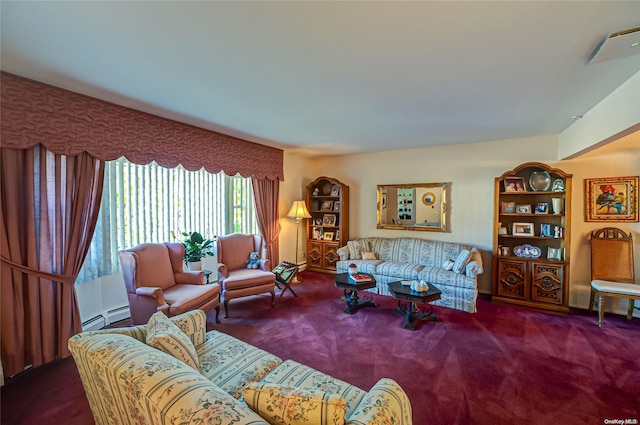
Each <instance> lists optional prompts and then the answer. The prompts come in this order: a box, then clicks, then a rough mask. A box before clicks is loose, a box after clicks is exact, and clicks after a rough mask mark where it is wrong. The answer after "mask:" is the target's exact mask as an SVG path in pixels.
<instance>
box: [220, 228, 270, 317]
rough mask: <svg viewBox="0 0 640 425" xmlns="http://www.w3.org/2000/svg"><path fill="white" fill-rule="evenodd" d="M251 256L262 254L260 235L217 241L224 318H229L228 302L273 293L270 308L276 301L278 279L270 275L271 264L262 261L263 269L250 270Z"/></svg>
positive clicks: (233, 236) (222, 237)
mask: <svg viewBox="0 0 640 425" xmlns="http://www.w3.org/2000/svg"><path fill="white" fill-rule="evenodd" d="M251 252H258V254H260V253H261V252H262V238H261V237H260V236H259V235H244V234H241V233H233V234H231V235H227V236H219V237H218V252H217V254H218V282H219V283H220V287H221V291H220V300H221V301H222V302H223V303H224V317H229V312H228V309H227V308H228V305H229V301H230V300H232V299H234V298H240V297H246V296H249V295H258V294H264V293H265V292H270V293H271V306H272V307H273V301H274V300H275V296H276V294H275V285H276V275H275V274H273V273H271V262H270V261H269V260H267V259H261V260H260V268H257V269H248V268H247V267H246V265H245V261H247V259H248V258H249V254H250V253H251Z"/></svg>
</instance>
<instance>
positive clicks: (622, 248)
mask: <svg viewBox="0 0 640 425" xmlns="http://www.w3.org/2000/svg"><path fill="white" fill-rule="evenodd" d="M633 269H634V267H633V241H632V238H631V233H629V234H626V233H625V232H623V231H622V230H620V229H618V228H616V227H605V228H602V229H599V230H594V231H593V232H591V298H590V300H589V311H591V309H593V306H594V303H596V304H597V305H598V326H599V327H602V326H603V324H604V307H605V303H604V299H605V297H616V298H627V299H629V310H628V312H627V319H629V320H631V316H632V314H633V306H634V301H635V300H640V285H636V284H635V275H634V270H633Z"/></svg>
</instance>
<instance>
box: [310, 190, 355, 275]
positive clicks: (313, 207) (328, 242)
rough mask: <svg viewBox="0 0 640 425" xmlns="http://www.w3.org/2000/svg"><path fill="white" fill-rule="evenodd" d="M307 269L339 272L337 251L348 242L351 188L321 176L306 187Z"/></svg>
mask: <svg viewBox="0 0 640 425" xmlns="http://www.w3.org/2000/svg"><path fill="white" fill-rule="evenodd" d="M307 208H308V209H309V213H310V214H311V218H310V219H309V220H307V223H308V224H307V270H310V271H316V272H322V273H336V262H337V261H338V260H339V259H340V257H339V256H338V253H337V250H338V248H340V247H341V246H343V245H345V244H346V243H347V241H348V240H349V186H347V185H345V184H343V183H342V182H340V181H338V180H336V179H333V178H331V177H318V178H317V179H316V180H314V181H313V182H311V184H309V185H308V186H307Z"/></svg>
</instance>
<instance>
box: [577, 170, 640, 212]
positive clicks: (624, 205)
mask: <svg viewBox="0 0 640 425" xmlns="http://www.w3.org/2000/svg"><path fill="white" fill-rule="evenodd" d="M638 179H639V177H638V176H633V177H606V178H597V179H584V190H585V197H584V199H585V206H584V211H585V215H586V221H609V222H633V221H638Z"/></svg>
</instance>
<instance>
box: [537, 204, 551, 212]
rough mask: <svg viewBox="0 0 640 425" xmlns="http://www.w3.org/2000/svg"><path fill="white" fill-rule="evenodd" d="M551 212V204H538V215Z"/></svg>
mask: <svg viewBox="0 0 640 425" xmlns="http://www.w3.org/2000/svg"><path fill="white" fill-rule="evenodd" d="M548 212H549V204H548V203H547V202H538V203H537V204H536V214H547V213H548Z"/></svg>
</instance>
